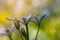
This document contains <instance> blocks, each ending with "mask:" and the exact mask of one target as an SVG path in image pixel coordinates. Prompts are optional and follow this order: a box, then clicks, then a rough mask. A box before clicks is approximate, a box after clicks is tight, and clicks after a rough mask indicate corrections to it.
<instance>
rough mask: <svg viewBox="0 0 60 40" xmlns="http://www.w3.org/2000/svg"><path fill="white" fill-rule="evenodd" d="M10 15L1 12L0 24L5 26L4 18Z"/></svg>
mask: <svg viewBox="0 0 60 40" xmlns="http://www.w3.org/2000/svg"><path fill="white" fill-rule="evenodd" d="M10 16H11V15H10V14H9V13H8V12H5V11H2V12H0V24H5V23H6V22H7V20H6V17H10Z"/></svg>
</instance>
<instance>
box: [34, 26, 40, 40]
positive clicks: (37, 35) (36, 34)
mask: <svg viewBox="0 0 60 40" xmlns="http://www.w3.org/2000/svg"><path fill="white" fill-rule="evenodd" d="M38 34H39V25H38V30H37V34H36V37H35V40H37V37H38Z"/></svg>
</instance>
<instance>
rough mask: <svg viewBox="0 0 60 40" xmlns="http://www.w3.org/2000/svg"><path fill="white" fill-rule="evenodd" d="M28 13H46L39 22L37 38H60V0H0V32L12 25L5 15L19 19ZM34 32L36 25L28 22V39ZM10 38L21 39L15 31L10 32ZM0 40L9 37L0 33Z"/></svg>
mask: <svg viewBox="0 0 60 40" xmlns="http://www.w3.org/2000/svg"><path fill="white" fill-rule="evenodd" d="M28 14H32V16H33V15H35V14H40V15H43V14H48V17H47V18H45V19H44V20H42V22H41V25H40V32H39V35H38V40H60V0H0V33H4V32H5V29H6V28H11V27H13V26H14V25H13V22H11V21H8V20H6V17H8V18H18V19H19V18H21V17H23V16H27V15H28ZM36 32H37V25H36V24H35V23H32V22H30V23H29V34H30V40H34V38H35V35H36ZM12 39H13V40H21V38H20V36H19V34H18V33H17V32H13V33H12ZM0 40H9V38H8V37H7V36H5V35H1V34H0Z"/></svg>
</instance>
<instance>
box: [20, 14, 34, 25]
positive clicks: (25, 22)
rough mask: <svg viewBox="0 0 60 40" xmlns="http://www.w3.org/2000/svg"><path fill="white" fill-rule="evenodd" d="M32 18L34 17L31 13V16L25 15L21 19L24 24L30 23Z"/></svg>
mask: <svg viewBox="0 0 60 40" xmlns="http://www.w3.org/2000/svg"><path fill="white" fill-rule="evenodd" d="M32 18H33V17H31V14H30V15H29V16H24V17H22V18H21V20H20V21H21V22H22V23H23V24H28V23H29V21H30V20H31V19H32Z"/></svg>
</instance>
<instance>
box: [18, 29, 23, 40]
mask: <svg viewBox="0 0 60 40" xmlns="http://www.w3.org/2000/svg"><path fill="white" fill-rule="evenodd" d="M18 31H19V34H20V35H21V38H22V40H23V36H22V34H21V32H20V30H19V29H18Z"/></svg>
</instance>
